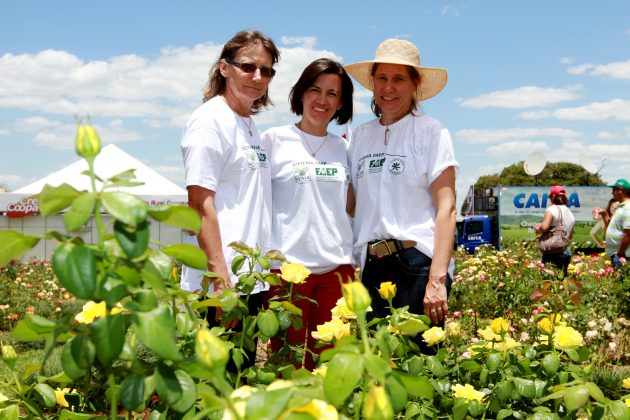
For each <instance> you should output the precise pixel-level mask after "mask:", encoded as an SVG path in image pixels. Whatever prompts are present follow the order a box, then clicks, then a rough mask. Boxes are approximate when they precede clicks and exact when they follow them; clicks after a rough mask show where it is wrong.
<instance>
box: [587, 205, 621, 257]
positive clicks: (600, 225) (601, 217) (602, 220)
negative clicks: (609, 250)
mask: <svg viewBox="0 0 630 420" xmlns="http://www.w3.org/2000/svg"><path fill="white" fill-rule="evenodd" d="M617 207H619V202H618V201H617V200H615V199H614V198H611V199H610V200H608V205H607V206H606V209H601V208H599V207H596V208H594V209H593V219H594V220H597V223H596V224H595V226H593V228H592V229H591V232H590V233H591V238H593V240H594V241H595V243H596V244H597V246H599V247H601V248H603V247H605V246H606V229H608V223H610V218H611V217H612V215H613V214H615V211H617ZM600 231H601V232H603V235H602V238H601V239H600V238H599V237H598V236H597V234H598V233H599V232H600Z"/></svg>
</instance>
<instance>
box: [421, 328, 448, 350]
mask: <svg viewBox="0 0 630 420" xmlns="http://www.w3.org/2000/svg"><path fill="white" fill-rule="evenodd" d="M445 337H446V333H445V332H444V330H443V329H442V328H440V327H432V328H429V329H428V330H426V331H425V332H423V333H422V339H423V340H424V341H425V343H427V344H428V345H429V346H433V345H435V344H437V343H439V342H440V341H443V340H444V338H445Z"/></svg>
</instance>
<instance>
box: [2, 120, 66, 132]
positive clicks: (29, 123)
mask: <svg viewBox="0 0 630 420" xmlns="http://www.w3.org/2000/svg"><path fill="white" fill-rule="evenodd" d="M60 125H61V123H60V122H59V121H53V120H50V119H48V118H45V117H28V118H21V119H19V120H17V121H16V122H15V124H13V128H14V129H15V131H18V132H22V133H35V132H37V131H40V130H45V129H49V128H53V127H58V126H60Z"/></svg>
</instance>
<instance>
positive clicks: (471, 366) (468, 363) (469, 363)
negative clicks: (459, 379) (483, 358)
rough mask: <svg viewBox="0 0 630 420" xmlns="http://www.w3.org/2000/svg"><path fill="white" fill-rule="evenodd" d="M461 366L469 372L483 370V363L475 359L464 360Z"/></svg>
mask: <svg viewBox="0 0 630 420" xmlns="http://www.w3.org/2000/svg"><path fill="white" fill-rule="evenodd" d="M459 366H460V367H461V368H462V369H464V370H467V371H468V372H479V371H480V370H481V365H480V364H479V363H477V362H475V361H474V360H464V361H463V362H462V363H460V365H459Z"/></svg>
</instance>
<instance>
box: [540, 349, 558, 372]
mask: <svg viewBox="0 0 630 420" xmlns="http://www.w3.org/2000/svg"><path fill="white" fill-rule="evenodd" d="M541 366H542V369H543V372H544V373H545V375H547V376H548V377H551V376H553V375H555V374H556V372H557V371H558V369H559V368H560V358H559V357H558V355H557V354H556V353H549V354H546V355H545V357H543V359H542V362H541Z"/></svg>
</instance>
